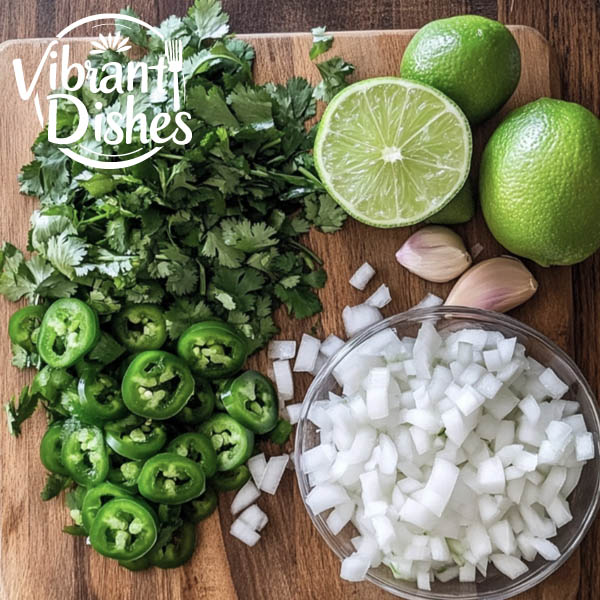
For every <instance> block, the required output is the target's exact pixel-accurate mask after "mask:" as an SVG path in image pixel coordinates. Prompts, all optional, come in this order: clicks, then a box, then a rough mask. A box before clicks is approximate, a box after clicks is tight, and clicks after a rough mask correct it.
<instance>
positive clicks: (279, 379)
mask: <svg viewBox="0 0 600 600" xmlns="http://www.w3.org/2000/svg"><path fill="white" fill-rule="evenodd" d="M273 375H274V376H275V387H276V388H277V396H278V397H279V400H281V401H283V402H286V401H287V400H292V399H293V398H294V378H293V376H292V368H291V366H290V361H289V360H276V361H275V362H274V363H273Z"/></svg>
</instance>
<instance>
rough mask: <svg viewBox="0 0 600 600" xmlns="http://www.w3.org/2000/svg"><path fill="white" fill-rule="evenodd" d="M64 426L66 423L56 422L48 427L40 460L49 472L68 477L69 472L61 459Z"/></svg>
mask: <svg viewBox="0 0 600 600" xmlns="http://www.w3.org/2000/svg"><path fill="white" fill-rule="evenodd" d="M63 424H64V421H55V422H54V423H52V425H50V426H49V427H48V430H47V431H46V433H45V434H44V437H43V438H42V442H41V444H40V460H41V461H42V464H43V465H44V466H45V467H46V469H48V471H51V472H52V473H58V474H60V475H68V474H69V471H68V470H67V468H66V467H65V465H64V464H63V462H62V458H61V453H62V447H63V439H64V435H63V434H64V431H63Z"/></svg>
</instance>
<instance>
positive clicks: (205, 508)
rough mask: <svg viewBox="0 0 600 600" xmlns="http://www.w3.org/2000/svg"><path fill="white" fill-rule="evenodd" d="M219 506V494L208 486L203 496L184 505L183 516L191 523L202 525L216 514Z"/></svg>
mask: <svg viewBox="0 0 600 600" xmlns="http://www.w3.org/2000/svg"><path fill="white" fill-rule="evenodd" d="M217 504H218V498H217V492H215V490H214V489H213V488H212V487H211V486H210V485H207V486H206V489H205V490H204V493H203V494H202V495H201V496H198V498H196V499H195V500H191V501H190V502H186V503H185V504H184V505H183V516H184V517H185V518H186V519H187V520H188V521H190V522H191V523H200V521H203V520H204V519H206V518H208V517H210V515H212V514H213V513H214V512H215V510H216V508H217Z"/></svg>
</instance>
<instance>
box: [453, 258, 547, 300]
mask: <svg viewBox="0 0 600 600" xmlns="http://www.w3.org/2000/svg"><path fill="white" fill-rule="evenodd" d="M537 289H538V282H537V281H536V280H535V278H534V276H533V275H532V274H531V272H530V271H529V269H528V268H527V267H526V266H525V265H524V264H523V263H522V262H521V261H520V260H519V259H517V258H513V257H511V256H498V257H496V258H490V259H488V260H484V261H482V262H480V263H478V264H476V265H475V266H474V267H471V268H470V269H469V270H468V271H467V272H466V273H464V274H463V276H462V277H461V278H460V279H459V280H458V281H457V282H456V283H455V284H454V287H453V288H452V290H451V291H450V294H448V297H447V298H446V302H445V305H446V306H469V307H471V308H481V309H484V310H494V311H496V312H506V311H508V310H511V309H512V308H515V307H516V306H519V305H520V304H523V302H526V301H527V300H529V298H531V297H532V296H533V295H534V294H535V292H536V291H537Z"/></svg>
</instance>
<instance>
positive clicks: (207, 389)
mask: <svg viewBox="0 0 600 600" xmlns="http://www.w3.org/2000/svg"><path fill="white" fill-rule="evenodd" d="M195 379H196V387H195V389H194V393H193V395H192V397H191V398H190V399H189V400H188V403H187V404H186V405H185V406H184V407H183V408H182V409H181V411H180V412H178V413H177V415H176V416H175V418H176V419H177V421H179V422H180V423H185V424H186V425H199V424H200V423H202V422H203V421H206V419H208V417H210V415H212V414H213V412H214V410H215V392H214V391H213V389H212V386H211V385H210V383H209V382H208V381H206V380H205V379H200V378H198V377H196V378H195Z"/></svg>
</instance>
